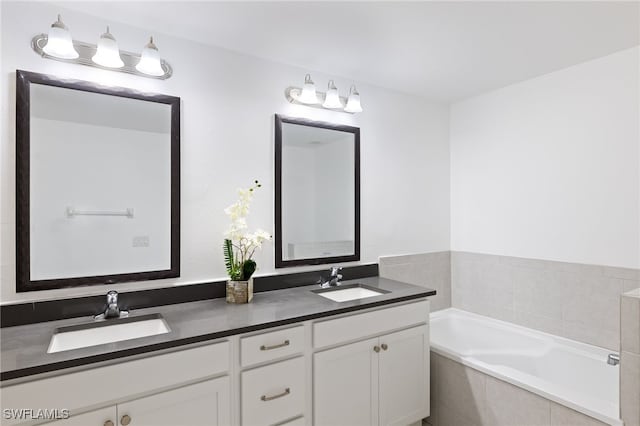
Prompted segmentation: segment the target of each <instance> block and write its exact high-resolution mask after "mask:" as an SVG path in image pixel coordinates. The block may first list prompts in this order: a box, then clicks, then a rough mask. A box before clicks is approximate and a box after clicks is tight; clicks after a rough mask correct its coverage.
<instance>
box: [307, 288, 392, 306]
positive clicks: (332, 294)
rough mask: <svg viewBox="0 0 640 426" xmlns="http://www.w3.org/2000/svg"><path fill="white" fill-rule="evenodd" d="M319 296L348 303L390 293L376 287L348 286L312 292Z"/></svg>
mask: <svg viewBox="0 0 640 426" xmlns="http://www.w3.org/2000/svg"><path fill="white" fill-rule="evenodd" d="M311 291H312V292H313V293H315V294H317V295H318V296H322V297H325V298H327V299H330V300H333V301H334V302H348V301H350V300H357V299H365V298H367V297H374V296H380V295H382V294H385V293H390V292H389V291H388V290H382V289H379V288H375V287H370V286H366V285H364V284H346V285H341V286H338V287H329V288H322V289H319V290H311Z"/></svg>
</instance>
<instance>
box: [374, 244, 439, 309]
mask: <svg viewBox="0 0 640 426" xmlns="http://www.w3.org/2000/svg"><path fill="white" fill-rule="evenodd" d="M379 268H380V276H381V277H384V278H389V279H392V280H398V281H403V282H406V283H409V284H414V285H419V286H422V287H428V288H432V289H434V290H436V292H437V293H436V295H435V296H433V297H430V298H429V299H430V300H431V310H432V311H438V310H440V309H445V308H449V307H451V254H450V252H448V251H440V252H435V253H422V254H409V255H404V256H388V257H381V258H380V260H379Z"/></svg>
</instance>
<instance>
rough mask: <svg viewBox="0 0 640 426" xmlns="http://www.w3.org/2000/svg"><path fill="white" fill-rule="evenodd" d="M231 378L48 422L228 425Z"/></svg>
mask: <svg viewBox="0 0 640 426" xmlns="http://www.w3.org/2000/svg"><path fill="white" fill-rule="evenodd" d="M229 396H230V395H229V378H228V377H220V378H218V379H212V380H206V381H204V382H200V383H196V384H192V385H187V386H183V387H180V388H178V389H172V390H168V391H164V392H160V393H157V394H154V395H149V396H146V397H143V398H139V399H135V400H132V401H127V402H123V403H120V404H117V405H113V406H110V407H106V408H101V409H99V410H95V411H90V412H88V413H82V414H78V415H73V416H71V417H69V418H68V419H64V420H58V421H54V422H51V423H47V425H50V426H118V425H121V426H127V425H132V426H134V425H135V426H176V425H193V426H205V425H206V426H226V425H229V424H230V418H229V414H230V413H229Z"/></svg>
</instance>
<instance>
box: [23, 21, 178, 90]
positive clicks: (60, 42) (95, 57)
mask: <svg viewBox="0 0 640 426" xmlns="http://www.w3.org/2000/svg"><path fill="white" fill-rule="evenodd" d="M31 47H32V49H33V50H34V51H35V52H36V53H37V54H38V55H40V56H42V57H43V58H47V59H54V60H58V61H63V62H72V63H76V64H81V65H88V66H93V67H97V68H103V69H109V70H112V71H120V72H126V73H129V74H135V75H139V76H143V77H149V78H157V79H161V80H164V79H167V78H169V77H171V74H172V73H173V70H172V68H171V66H170V65H169V64H168V63H167V61H165V60H164V59H161V58H160V54H159V53H158V48H157V47H156V45H155V44H154V42H153V37H151V39H150V41H149V43H148V44H147V45H146V46H145V47H144V49H143V50H142V53H141V54H140V55H138V54H136V53H131V52H125V51H123V50H120V49H119V48H118V42H117V41H116V38H115V37H114V36H113V34H111V32H110V31H109V27H107V30H106V32H104V33H103V34H102V35H101V36H100V39H99V40H98V44H97V46H96V45H93V44H89V43H84V42H82V41H77V40H73V39H72V38H71V33H70V32H69V28H67V26H66V25H65V24H64V23H63V22H62V19H61V18H60V15H58V20H57V21H56V22H54V23H53V24H52V25H51V28H50V29H49V34H39V35H37V36H35V37H34V38H33V39H32V40H31Z"/></svg>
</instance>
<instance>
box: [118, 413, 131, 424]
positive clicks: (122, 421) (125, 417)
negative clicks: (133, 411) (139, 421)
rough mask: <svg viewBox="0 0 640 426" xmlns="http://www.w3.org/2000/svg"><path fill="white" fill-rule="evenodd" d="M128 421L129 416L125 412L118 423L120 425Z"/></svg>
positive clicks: (129, 421)
mask: <svg viewBox="0 0 640 426" xmlns="http://www.w3.org/2000/svg"><path fill="white" fill-rule="evenodd" d="M129 423H131V417H130V416H129V415H127V414H125V415H124V416H122V418H121V419H120V424H121V425H122V426H127V425H128V424H129Z"/></svg>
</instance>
